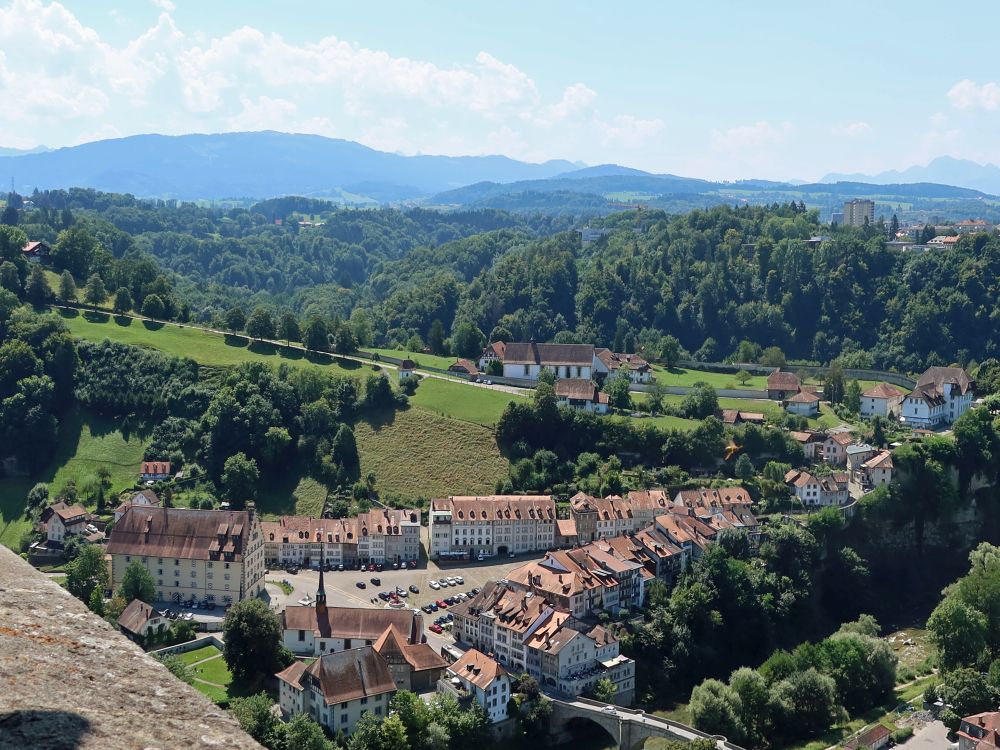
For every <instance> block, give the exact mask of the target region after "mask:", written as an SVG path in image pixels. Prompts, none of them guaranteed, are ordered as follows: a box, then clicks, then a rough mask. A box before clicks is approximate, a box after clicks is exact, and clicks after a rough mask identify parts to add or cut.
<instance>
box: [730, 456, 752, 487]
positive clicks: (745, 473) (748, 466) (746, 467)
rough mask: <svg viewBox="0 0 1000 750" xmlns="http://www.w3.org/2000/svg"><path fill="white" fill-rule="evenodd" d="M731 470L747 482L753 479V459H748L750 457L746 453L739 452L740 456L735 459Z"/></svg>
mask: <svg viewBox="0 0 1000 750" xmlns="http://www.w3.org/2000/svg"><path fill="white" fill-rule="evenodd" d="M733 470H734V472H735V473H736V476H738V477H739V478H740V479H742V480H743V481H744V482H749V481H750V480H751V479H753V475H754V468H753V461H751V460H750V457H749V456H748V455H747V454H746V453H741V454H740V457H739V458H737V459H736V465H735V466H734V467H733Z"/></svg>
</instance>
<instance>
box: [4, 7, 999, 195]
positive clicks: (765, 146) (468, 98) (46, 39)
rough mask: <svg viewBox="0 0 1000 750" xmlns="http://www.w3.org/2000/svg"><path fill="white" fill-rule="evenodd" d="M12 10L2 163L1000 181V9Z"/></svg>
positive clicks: (7, 15)
mask: <svg viewBox="0 0 1000 750" xmlns="http://www.w3.org/2000/svg"><path fill="white" fill-rule="evenodd" d="M823 5H824V7H822V8H821V7H819V6H820V4H814V3H788V2H780V3H779V2H772V1H771V0H762V2H757V3H747V2H735V0H734V1H733V2H721V1H718V2H712V1H711V0H701V1H700V2H685V3H679V2H674V1H673V0H660V1H658V2H653V1H649V2H647V1H646V0H633V2H630V3H623V2H608V1H607V0H602V2H590V0H573V1H572V2H569V1H563V0H533V1H532V2H521V1H520V0H504V2H489V3H487V2H473V1H472V0H465V1H464V2H458V1H453V0H439V1H436V2H425V1H423V0H409V1H408V2H394V1H393V0H383V1H382V2H368V3H357V2H352V3H347V2H334V1H333V0H330V1H327V2H316V1H315V0H312V1H310V2H307V1H305V0H281V2H273V1H270V0H269V1H267V2H264V1H263V0H199V1H198V2H191V1H189V0H130V2H109V1H108V0H82V1H79V2H77V1H73V0H66V1H65V2H63V3H56V2H45V0H13V2H8V3H3V2H2V0H0V146H6V147H15V148H29V147H34V146H37V145H40V144H43V145H46V146H49V147H62V146H71V145H75V144H79V143H83V142H87V141H92V140H98V139H103V138H116V137H121V136H127V135H134V134H139V133H165V134H183V133H192V132H197V133H209V132H226V131H246V130H264V129H268V130H281V131H286V132H302V133H316V134H320V135H325V136H329V137H334V138H345V139H349V140H355V141H359V142H361V143H364V144H366V145H368V146H371V147H373V148H377V149H381V150H386V151H394V152H399V153H404V154H415V153H424V154H448V155H464V154H505V155H507V156H511V157H513V158H517V159H522V160H526V161H535V162H538V161H545V160H547V159H557V158H558V159H569V160H573V161H582V162H585V163H587V164H603V163H612V162H613V163H618V164H624V165H628V166H633V167H637V168H640V169H646V170H649V171H652V172H669V173H672V174H679V175H684V176H691V177H703V178H707V179H744V178H751V177H754V178H767V179H804V180H814V179H818V178H820V177H821V176H823V175H824V174H826V173H828V172H841V173H850V172H865V173H875V172H879V171H882V170H885V169H900V168H905V167H907V166H911V165H913V164H925V163H927V162H928V161H929V160H930V159H932V158H934V157H937V156H941V155H950V156H955V157H959V158H967V159H972V160H975V161H978V162H983V163H985V162H993V163H1000V138H997V137H996V136H997V134H998V133H1000V54H998V53H997V47H996V44H995V38H996V30H997V28H1000V3H996V2H994V1H993V0H983V1H982V2H978V3H977V2H963V1H962V0H959V2H957V3H952V4H950V5H949V6H948V10H947V13H943V12H942V7H941V5H940V3H936V2H923V1H922V0H906V1H905V2H902V1H898V0H884V1H882V2H878V3H872V2H870V0H867V1H866V2H854V1H853V0H841V2H838V3H837V4H835V5H826V4H823Z"/></svg>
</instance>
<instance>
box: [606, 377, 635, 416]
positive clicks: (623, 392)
mask: <svg viewBox="0 0 1000 750" xmlns="http://www.w3.org/2000/svg"><path fill="white" fill-rule="evenodd" d="M630 386H631V381H630V380H629V377H628V370H627V369H625V368H622V369H619V370H618V372H617V373H615V375H614V376H613V377H609V378H608V381H607V382H606V383H605V384H604V392H605V393H607V394H608V404H609V405H610V406H611V407H612V408H615V409H631V408H632V394H631V392H630V391H629V387H630Z"/></svg>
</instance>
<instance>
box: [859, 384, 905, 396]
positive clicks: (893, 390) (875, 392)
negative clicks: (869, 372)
mask: <svg viewBox="0 0 1000 750" xmlns="http://www.w3.org/2000/svg"><path fill="white" fill-rule="evenodd" d="M861 395H862V396H864V397H865V398H899V397H900V396H905V395H906V394H905V393H904V392H903V391H901V390H899V388H897V387H896V386H894V385H890V384H889V383H879V384H878V385H876V386H875V387H873V388H869V389H868V390H867V391H865V392H864V393H862V394H861Z"/></svg>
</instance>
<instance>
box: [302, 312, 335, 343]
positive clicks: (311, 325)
mask: <svg viewBox="0 0 1000 750" xmlns="http://www.w3.org/2000/svg"><path fill="white" fill-rule="evenodd" d="M302 342H303V343H304V344H305V347H306V349H313V350H315V351H318V352H323V351H326V350H327V349H328V348H329V347H330V328H329V326H327V324H326V321H325V320H324V319H323V318H321V317H319V316H317V315H313V316H312V317H311V318H309V320H307V321H306V327H305V330H304V331H303V332H302Z"/></svg>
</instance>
